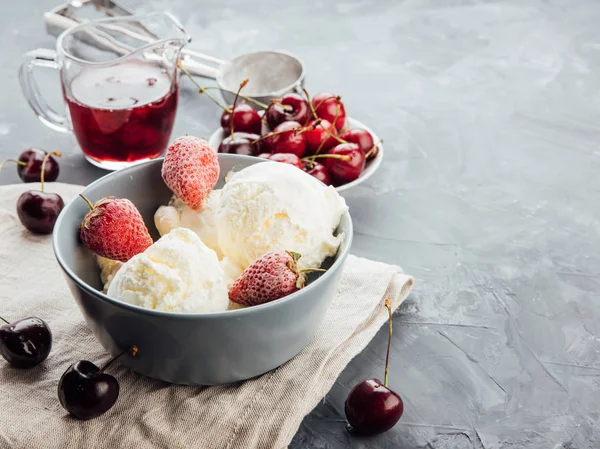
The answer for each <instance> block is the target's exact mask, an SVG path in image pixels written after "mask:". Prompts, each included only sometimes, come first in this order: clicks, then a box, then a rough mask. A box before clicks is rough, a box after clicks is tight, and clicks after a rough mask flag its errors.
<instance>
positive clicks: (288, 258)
mask: <svg viewBox="0 0 600 449" xmlns="http://www.w3.org/2000/svg"><path fill="white" fill-rule="evenodd" d="M299 258H300V254H298V253H293V252H289V251H269V252H268V253H265V254H263V255H262V256H261V257H259V258H258V259H256V260H255V261H254V262H253V263H252V264H251V265H250V266H249V267H248V268H246V269H245V270H244V272H243V273H242V274H241V276H240V277H239V278H238V279H237V280H236V281H235V282H234V283H233V285H232V286H231V288H230V289H229V299H230V300H231V301H233V302H236V303H238V304H243V305H246V306H257V305H259V304H264V303H266V302H270V301H274V300H276V299H279V298H283V297H284V296H287V295H289V294H291V293H294V292H295V291H296V290H299V289H301V288H302V287H303V286H304V281H305V279H306V278H305V276H304V273H303V272H301V271H300V270H299V269H298V265H297V264H296V261H297V260H298V259H299Z"/></svg>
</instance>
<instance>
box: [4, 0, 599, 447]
mask: <svg viewBox="0 0 600 449" xmlns="http://www.w3.org/2000/svg"><path fill="white" fill-rule="evenodd" d="M2 3H3V5H2V6H6V8H3V13H2V15H0V42H1V45H2V50H0V85H1V86H2V88H1V89H0V98H1V102H0V156H2V157H8V156H16V155H18V153H19V152H21V151H22V150H23V149H25V148H26V147H29V146H41V147H44V148H47V149H55V148H56V149H60V150H62V151H63V152H65V153H66V154H67V157H66V158H64V160H63V161H62V168H63V171H62V173H61V178H60V180H61V181H63V182H75V183H87V182H89V181H91V180H92V179H94V178H96V177H98V176H100V175H102V174H103V172H102V171H101V170H98V169H95V168H93V167H91V166H90V165H89V164H86V163H85V162H84V161H83V159H82V157H81V156H80V154H79V153H78V150H77V147H76V144H75V141H74V139H73V138H72V137H71V136H69V135H65V134H58V133H55V132H52V131H50V130H48V129H46V128H45V127H44V126H43V125H42V124H41V123H39V122H38V121H37V120H36V119H35V118H34V116H33V113H32V112H31V111H30V110H29V108H28V106H27V104H26V103H25V101H24V100H23V99H22V97H21V94H20V91H19V87H18V83H17V80H16V70H17V66H18V64H19V55H20V54H21V53H23V52H25V51H26V50H29V49H32V48H35V47H39V46H46V47H51V46H52V45H53V42H54V39H53V38H51V37H49V36H47V35H46V34H45V32H44V28H43V25H42V13H43V12H44V11H45V10H47V9H49V8H50V7H51V6H54V2H53V1H52V0H35V1H34V0H26V1H19V2H8V1H6V0H4V1H3V2H2ZM9 3H10V8H11V9H12V11H11V12H10V13H9V8H8V6H9ZM125 4H127V5H128V6H131V7H134V8H136V9H138V10H140V11H151V10H164V9H165V8H168V9H169V10H170V11H172V12H174V13H175V14H176V15H178V16H179V17H181V19H182V21H183V22H184V23H185V25H186V27H187V29H188V31H189V32H190V33H191V34H192V35H193V36H194V42H193V44H192V47H193V48H196V49H199V50H203V51H205V52H209V53H212V54H214V55H217V56H222V57H230V56H233V55H236V54H239V53H242V52H244V51H246V50H253V49H256V48H267V47H276V48H283V49H288V50H290V51H293V52H295V53H297V54H298V55H300V56H301V57H302V58H303V59H304V60H305V62H306V63H307V66H308V71H309V74H308V87H309V89H310V90H311V91H313V92H316V91H318V90H327V91H333V92H335V93H339V94H341V95H343V98H344V101H345V104H346V109H347V111H349V113H350V114H351V115H352V116H354V117H356V118H358V119H359V120H361V121H364V122H365V123H367V124H368V125H369V126H371V127H373V128H374V130H376V132H377V133H379V135H380V136H382V137H384V138H385V141H386V159H385V161H384V164H383V166H382V167H381V169H380V171H379V172H378V173H377V174H376V176H375V177H374V178H372V179H371V180H370V181H369V182H367V183H366V184H365V185H363V186H360V187H358V188H356V189H354V190H352V191H351V192H350V193H348V194H347V195H345V196H346V199H347V201H348V203H349V205H350V208H351V213H352V215H353V217H354V221H355V227H356V232H357V234H356V236H355V245H354V253H355V254H358V255H363V256H367V257H371V258H375V259H380V260H383V261H386V262H390V263H397V264H400V265H402V266H403V267H404V268H405V270H406V271H407V272H410V273H411V274H413V275H414V276H415V277H416V278H417V279H418V283H417V287H416V289H415V291H414V294H413V295H412V297H411V298H410V300H409V301H408V302H407V303H406V304H405V305H404V306H403V307H402V309H401V311H400V312H399V313H397V314H396V327H395V329H396V333H395V335H394V341H393V356H392V366H391V368H390V370H391V387H392V388H394V389H396V390H397V391H398V392H399V393H400V394H401V395H402V397H403V398H404V400H405V404H406V410H405V414H404V416H403V418H402V420H401V422H400V424H398V425H397V426H396V427H395V428H394V429H393V431H391V432H389V433H387V434H385V435H382V436H380V437H376V438H371V439H358V438H355V437H351V436H349V435H348V434H347V433H346V432H345V431H344V419H343V418H344V416H343V402H344V399H345V397H346V394H347V393H348V391H349V388H351V387H352V386H353V385H354V384H355V383H356V382H358V381H359V380H361V379H363V378H365V377H370V376H378V377H380V376H382V375H383V358H384V355H385V354H384V352H385V343H386V338H387V334H386V329H382V330H381V331H380V332H379V334H378V335H377V337H376V338H375V339H374V340H373V342H372V343H371V345H369V347H368V348H367V349H366V350H365V351H364V353H363V354H361V355H360V356H359V357H357V358H356V359H355V360H354V361H353V362H352V363H351V364H350V365H349V366H348V368H347V369H346V370H345V372H344V373H343V374H342V376H341V377H340V379H339V380H338V382H337V383H336V385H335V386H334V388H333V390H332V391H331V392H330V394H329V395H328V396H327V397H326V398H325V400H324V401H323V403H322V404H320V405H319V406H318V407H317V408H316V409H315V410H314V411H313V412H312V413H311V414H310V415H309V416H308V417H307V418H306V419H305V421H304V423H303V425H302V427H301V429H300V431H299V433H298V435H297V436H296V438H295V439H294V441H293V443H292V445H291V447H292V448H293V449H300V448H322V449H325V448H346V447H348V448H429V449H442V448H446V449H516V448H530V449H534V448H535V449H587V448H598V447H600V431H599V430H598V424H599V422H598V421H599V413H600V405H599V404H600V312H599V311H598V306H597V304H598V300H599V299H600V298H599V291H600V278H599V277H598V276H599V275H600V255H599V250H600V241H599V240H598V234H599V232H598V231H599V226H598V212H599V211H600V202H599V201H598V199H599V196H598V193H599V190H600V182H599V181H598V173H599V168H600V167H599V165H600V164H599V161H600V159H599V158H600V26H599V24H600V3H598V2H596V1H592V0H580V1H569V0H546V1H541V0H531V1H522V0H514V1H476V0H439V1H436V0H412V1H411V0H405V1H398V0H378V1H368V0H364V1H352V0H351V1H345V2H333V1H327V0H322V1H319V2H309V1H285V2H282V1H277V0H265V1H260V2H258V1H256V2H246V1H243V0H235V1H229V2H223V1H216V0H204V1H202V2H199V1H198V2H193V1H190V0H185V1H184V0H176V1H170V2H169V1H167V0H151V1H141V0H130V1H126V2H125ZM40 79H43V83H42V84H43V86H45V87H46V88H47V90H50V91H51V92H53V93H54V97H55V98H56V99H58V98H59V96H58V84H57V80H56V78H55V77H52V75H51V74H46V73H44V74H40ZM181 103H182V107H181V108H180V111H179V115H178V117H177V123H176V130H175V135H178V134H182V133H190V134H195V135H203V136H207V135H209V134H210V132H211V131H212V130H213V129H214V128H215V127H216V126H217V124H218V117H219V111H218V110H217V109H216V108H215V107H214V106H213V105H212V104H211V103H210V102H208V101H207V100H206V99H203V98H200V97H199V96H198V95H197V94H195V93H194V92H192V90H191V89H190V84H189V83H187V82H186V83H184V91H183V93H182V101H181ZM16 181H17V177H16V175H15V174H14V169H13V168H8V167H7V169H6V170H5V171H4V172H3V173H2V174H0V182H1V183H12V182H16Z"/></svg>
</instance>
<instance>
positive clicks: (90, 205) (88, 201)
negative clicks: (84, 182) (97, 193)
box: [79, 193, 94, 210]
mask: <svg viewBox="0 0 600 449" xmlns="http://www.w3.org/2000/svg"><path fill="white" fill-rule="evenodd" d="M79 196H80V197H81V198H83V201H85V202H86V203H87V205H88V206H89V207H90V210H94V205H93V204H92V202H91V201H90V200H88V199H87V198H86V197H85V196H83V195H82V194H81V193H80V194H79Z"/></svg>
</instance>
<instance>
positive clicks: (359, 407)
mask: <svg viewBox="0 0 600 449" xmlns="http://www.w3.org/2000/svg"><path fill="white" fill-rule="evenodd" d="M385 306H386V307H387V309H388V313H389V323H390V332H389V337H388V347H387V356H386V358H385V377H384V382H383V383H381V381H380V380H378V379H366V380H363V381H362V382H360V383H359V384H358V385H356V386H355V387H354V388H353V389H352V390H351V391H350V394H348V397H347V398H346V403H345V405H344V411H345V413H346V419H347V420H348V423H349V424H350V430H351V431H354V432H356V433H358V434H361V435H377V434H379V433H383V432H386V431H388V430H390V429H391V428H392V427H394V426H395V425H396V423H397V422H398V421H399V420H400V417H401V416H402V413H403V412H404V403H403V402H402V398H400V396H399V395H398V393H396V392H394V391H392V390H390V389H389V388H388V364H389V358H390V346H391V342H392V306H391V303H390V300H389V298H388V299H386V300H385Z"/></svg>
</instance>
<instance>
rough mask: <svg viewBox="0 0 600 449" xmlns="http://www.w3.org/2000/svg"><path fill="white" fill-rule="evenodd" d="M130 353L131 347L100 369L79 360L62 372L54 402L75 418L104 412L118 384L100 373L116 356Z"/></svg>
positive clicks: (133, 349)
mask: <svg viewBox="0 0 600 449" xmlns="http://www.w3.org/2000/svg"><path fill="white" fill-rule="evenodd" d="M128 352H130V353H131V355H133V356H135V355H136V353H137V347H136V346H135V345H134V346H132V347H131V348H129V349H128V350H126V351H123V352H121V353H120V354H119V355H117V356H116V357H113V358H112V359H110V360H109V361H108V363H106V365H104V366H103V367H102V368H101V369H100V368H98V367H97V366H96V365H95V364H93V363H92V362H88V361H87V360H79V361H77V362H75V363H73V364H72V365H71V366H69V368H67V370H66V371H65V372H64V373H63V375H62V377H61V378H60V381H59V382H58V400H59V402H60V405H62V406H63V407H64V408H65V410H67V411H68V412H69V413H71V414H72V415H73V416H75V418H77V419H82V420H85V419H91V418H95V417H97V416H100V415H102V414H104V413H106V412H107V411H108V410H110V408H111V407H112V406H113V405H115V402H117V399H118V398H119V382H118V381H117V379H115V378H114V377H113V376H111V375H110V374H106V373H105V372H104V371H105V370H106V369H107V368H108V367H109V366H110V365H111V364H112V363H113V362H114V361H115V360H116V359H118V358H119V357H121V356H123V355H125V354H126V353H128Z"/></svg>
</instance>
